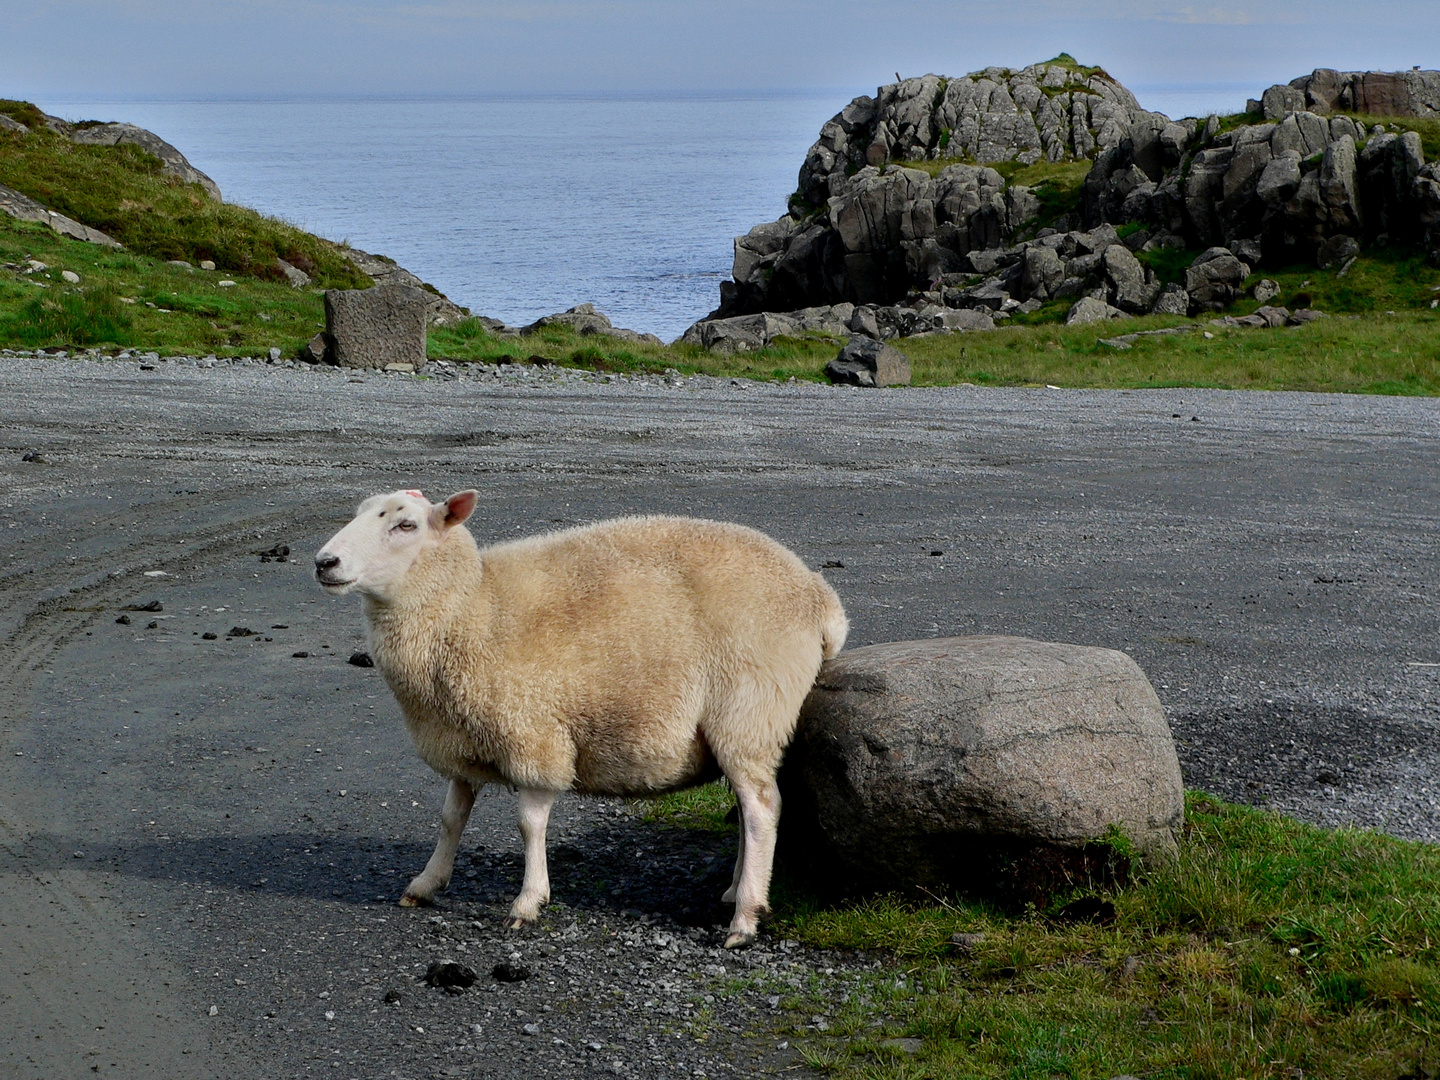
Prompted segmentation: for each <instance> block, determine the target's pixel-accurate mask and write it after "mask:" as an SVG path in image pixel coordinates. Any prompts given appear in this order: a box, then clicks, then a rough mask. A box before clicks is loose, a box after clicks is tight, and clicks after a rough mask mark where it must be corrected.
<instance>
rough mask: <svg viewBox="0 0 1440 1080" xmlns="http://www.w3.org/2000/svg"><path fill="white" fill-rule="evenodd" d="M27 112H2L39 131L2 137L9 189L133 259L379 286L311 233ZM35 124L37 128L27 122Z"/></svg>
mask: <svg viewBox="0 0 1440 1080" xmlns="http://www.w3.org/2000/svg"><path fill="white" fill-rule="evenodd" d="M33 109H34V106H29V105H27V103H25V102H13V101H12V102H5V103H0V111H3V112H5V114H6V115H8V116H12V117H14V118H16V119H19V120H21V121H22V122H31V121H32V120H33V122H34V124H35V125H36V126H35V127H34V128H33V129H32V130H31V131H29V132H28V133H22V132H11V131H4V132H0V184H5V185H7V186H8V187H12V188H14V189H15V190H16V191H19V192H21V193H23V194H25V195H28V196H30V197H31V198H32V199H35V200H37V201H39V202H41V203H43V204H44V205H46V206H48V207H49V208H50V209H52V210H57V211H59V212H60V213H62V214H65V215H66V216H67V217H71V218H74V219H75V220H76V221H80V222H83V223H84V224H86V225H89V226H91V227H92V228H96V229H99V230H100V231H102V232H104V233H108V234H109V235H110V236H113V237H114V238H115V239H116V240H119V241H120V242H121V243H122V244H124V245H125V246H126V247H127V248H129V249H130V250H131V251H132V252H134V253H136V254H139V255H148V256H151V257H152V258H156V259H160V260H162V261H164V260H167V259H184V260H186V261H188V262H190V263H194V264H198V263H199V262H200V261H201V260H204V259H210V260H213V261H214V262H215V264H216V266H217V267H218V268H219V269H220V270H221V271H222V272H224V273H228V274H231V275H232V276H233V275H238V274H244V275H246V276H248V277H254V278H259V279H261V280H269V281H275V282H277V283H283V282H284V280H285V277H284V273H283V272H282V271H281V270H280V268H279V266H278V265H277V264H276V261H275V260H276V259H285V260H286V261H287V262H289V263H291V264H293V265H294V266H297V267H299V268H300V269H301V270H303V271H305V272H306V273H307V274H310V275H311V277H312V278H313V279H314V281H315V284H316V285H317V286H319V287H322V288H363V287H365V286H367V285H369V284H370V283H371V282H370V279H369V278H368V277H367V276H366V275H364V274H363V273H361V272H360V271H359V270H358V269H356V268H355V267H354V265H352V264H351V263H350V262H349V261H348V260H347V259H345V258H344V257H343V255H342V254H341V253H340V249H339V248H338V247H337V246H336V245H334V244H332V243H330V242H329V241H326V240H322V239H321V238H319V237H317V236H312V235H311V234H310V233H307V232H305V231H304V230H303V229H298V228H296V227H295V226H293V225H288V224H286V223H285V222H283V221H278V220H276V219H275V218H269V217H265V216H263V215H261V214H257V213H256V212H255V211H254V210H249V209H246V208H245V207H243V206H233V205H230V204H228V203H220V202H216V201H215V200H214V199H212V198H210V196H209V195H208V194H207V193H206V192H205V190H204V189H203V188H202V187H200V186H199V185H198V184H186V183H183V182H182V181H180V180H178V179H177V178H175V177H171V176H166V175H164V174H163V173H162V172H161V162H160V160H159V159H158V158H156V157H154V156H153V155H152V154H148V153H146V152H145V151H143V150H141V149H140V148H138V147H135V146H80V145H77V144H75V143H72V142H71V141H70V140H69V139H66V138H65V137H63V136H61V135H57V134H56V133H54V132H52V131H50V130H49V129H47V128H44V127H43V126H39V123H40V122H39V120H38V119H35V118H33V117H30V113H29V110H33ZM27 118H29V119H27Z"/></svg>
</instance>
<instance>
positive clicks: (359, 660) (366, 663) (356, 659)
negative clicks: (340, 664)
mask: <svg viewBox="0 0 1440 1080" xmlns="http://www.w3.org/2000/svg"><path fill="white" fill-rule="evenodd" d="M347 663H350V664H353V665H354V666H355V667H374V666H375V661H374V660H372V659H370V654H369V653H368V652H353V653H351V654H350V659H349V660H348V661H347Z"/></svg>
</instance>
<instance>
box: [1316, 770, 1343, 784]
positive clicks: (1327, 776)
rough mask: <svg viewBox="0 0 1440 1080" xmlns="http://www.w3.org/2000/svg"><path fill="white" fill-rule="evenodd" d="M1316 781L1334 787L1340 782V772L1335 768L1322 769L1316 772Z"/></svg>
mask: <svg viewBox="0 0 1440 1080" xmlns="http://www.w3.org/2000/svg"><path fill="white" fill-rule="evenodd" d="M1315 782H1316V783H1317V784H1324V785H1326V786H1327V787H1334V786H1335V785H1336V784H1338V783H1340V774H1339V773H1338V772H1336V771H1335V770H1334V769H1321V770H1320V771H1319V772H1317V773H1316V774H1315Z"/></svg>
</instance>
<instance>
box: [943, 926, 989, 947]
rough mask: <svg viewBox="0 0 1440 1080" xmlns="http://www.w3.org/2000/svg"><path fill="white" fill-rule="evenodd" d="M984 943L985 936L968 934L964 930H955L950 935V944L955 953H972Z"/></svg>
mask: <svg viewBox="0 0 1440 1080" xmlns="http://www.w3.org/2000/svg"><path fill="white" fill-rule="evenodd" d="M984 941H985V935H984V934H980V933H968V932H966V931H964V930H957V931H956V932H955V933H953V934H951V935H950V944H951V945H954V946H955V950H956V951H957V952H962V953H966V952H972V951H974V950H975V949H976V948H977V947H978V946H979V945H981V944H983V943H984Z"/></svg>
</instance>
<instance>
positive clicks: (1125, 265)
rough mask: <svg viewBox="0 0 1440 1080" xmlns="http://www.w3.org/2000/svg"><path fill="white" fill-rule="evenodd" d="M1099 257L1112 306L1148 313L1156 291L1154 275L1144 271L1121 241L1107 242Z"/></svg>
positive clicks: (1157, 283)
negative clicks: (1112, 300) (1108, 243)
mask: <svg viewBox="0 0 1440 1080" xmlns="http://www.w3.org/2000/svg"><path fill="white" fill-rule="evenodd" d="M1101 258H1102V259H1103V261H1104V266H1105V277H1106V279H1107V280H1108V281H1109V283H1110V295H1111V296H1112V297H1113V298H1114V300H1115V306H1116V307H1118V308H1120V309H1121V310H1122V311H1128V312H1129V313H1130V314H1132V315H1144V314H1146V313H1148V312H1149V310H1150V306H1151V305H1152V304H1153V303H1154V302H1155V297H1156V295H1157V294H1158V293H1159V292H1160V284H1159V282H1157V281H1156V280H1155V276H1154V275H1153V274H1149V275H1147V274H1146V272H1145V267H1143V266H1142V265H1140V260H1139V259H1137V258H1135V256H1134V255H1133V254H1131V252H1130V249H1129V248H1127V247H1126V246H1125V245H1124V244H1111V245H1110V246H1109V247H1107V248H1106V249H1105V251H1104V253H1103V254H1102V256H1101Z"/></svg>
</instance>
